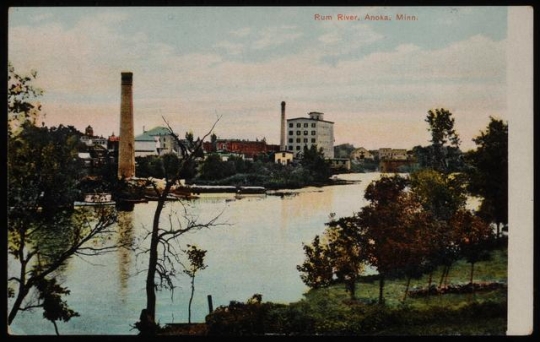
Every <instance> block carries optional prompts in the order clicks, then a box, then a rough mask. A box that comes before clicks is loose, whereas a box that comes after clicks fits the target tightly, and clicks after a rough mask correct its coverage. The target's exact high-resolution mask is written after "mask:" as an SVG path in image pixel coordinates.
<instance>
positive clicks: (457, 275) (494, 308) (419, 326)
mask: <svg viewBox="0 0 540 342" xmlns="http://www.w3.org/2000/svg"><path fill="white" fill-rule="evenodd" d="M507 264H508V258H507V250H506V249H504V250H494V251H493V252H492V258H491V260H489V261H483V262H479V263H477V264H476V265H475V275H474V282H475V283H479V282H500V283H506V282H507V274H508V272H507V270H508V268H507ZM440 275H441V270H437V271H436V272H434V274H433V278H432V284H433V285H438V283H439V280H440ZM469 279H470V264H469V263H467V262H466V261H464V260H460V261H459V262H456V263H455V264H454V265H453V266H452V268H451V269H450V274H449V277H448V283H447V284H448V285H450V284H453V285H459V284H461V285H464V284H467V283H469ZM428 281H429V276H428V275H426V276H424V277H422V278H420V279H416V280H411V284H410V289H414V288H415V287H416V288H426V287H427V286H428ZM405 289H406V279H396V280H387V281H386V282H385V287H384V299H385V306H384V310H386V311H383V312H380V313H377V312H375V313H374V314H373V313H369V312H371V311H370V310H375V309H373V308H374V307H377V306H378V305H376V304H375V303H376V302H377V300H378V296H379V282H378V280H375V281H373V282H359V283H358V285H357V289H356V298H357V302H356V303H364V304H363V306H361V307H360V309H358V310H359V311H362V310H363V311H362V312H364V313H363V315H364V316H361V315H358V312H359V311H358V310H357V309H355V308H352V307H351V301H350V300H349V294H348V293H347V292H346V291H345V287H344V285H342V284H336V285H333V286H331V287H329V288H327V289H318V290H310V291H309V292H308V293H306V294H305V300H304V301H303V302H304V305H305V306H306V307H307V308H308V309H306V310H307V311H308V312H312V313H317V314H314V315H317V316H318V319H320V320H321V321H325V320H326V321H327V326H328V329H329V331H332V330H335V329H338V330H339V329H340V327H339V326H337V325H336V322H339V321H340V320H347V319H349V320H350V321H351V322H350V326H353V327H354V325H355V324H360V323H361V322H363V320H366V319H368V318H369V319H372V318H371V317H375V318H376V319H375V323H373V331H372V334H373V335H504V333H505V331H506V304H507V289H506V288H500V289H497V290H492V291H485V292H481V291H480V292H476V293H472V294H471V293H468V294H444V295H433V296H427V297H408V298H407V299H406V300H405V301H403V296H404V293H405ZM347 303H348V304H347ZM366 303H367V305H366ZM366 308H369V309H366ZM355 310H356V311H355ZM365 312H368V313H365ZM355 315H356V316H355ZM354 320H356V322H353V321H354ZM377 320H379V322H380V323H377ZM382 322H386V323H384V324H383V323H382ZM387 322H394V323H395V324H393V323H387ZM350 326H349V327H348V328H347V329H349V330H350V329H351V328H350ZM368 327H369V326H368Z"/></svg>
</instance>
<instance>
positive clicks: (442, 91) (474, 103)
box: [8, 6, 509, 151]
mask: <svg viewBox="0 0 540 342" xmlns="http://www.w3.org/2000/svg"><path fill="white" fill-rule="evenodd" d="M507 12H508V9H507V8H506V7H495V6H493V7H491V6H485V7H472V6H470V7H444V6H442V7H441V6H437V7H427V6H426V7H424V6H422V7H13V8H10V9H9V16H8V59H9V61H10V62H11V63H12V65H13V66H14V67H15V70H16V71H17V72H18V73H21V74H29V73H30V71H31V70H36V71H37V73H38V78H37V80H36V81H35V82H34V83H35V85H37V86H39V87H40V88H42V89H43V91H44V95H43V96H42V97H41V98H40V102H41V103H42V106H43V113H44V114H45V117H44V122H45V124H46V125H47V126H57V125H59V124H63V125H72V126H74V127H76V128H77V129H79V130H80V131H83V132H84V129H85V128H86V127H87V126H88V125H90V126H92V127H93V129H94V134H96V135H102V136H104V137H107V136H109V135H111V134H113V133H114V134H116V135H118V134H119V131H120V129H119V124H120V91H121V83H120V81H121V78H120V77H121V73H122V72H124V71H129V72H132V73H133V106H134V126H135V134H136V135H138V134H140V133H142V132H143V129H151V128H153V127H156V126H165V125H166V122H168V123H169V124H170V125H171V127H172V128H173V130H174V131H175V132H176V133H178V134H180V135H181V136H183V135H184V134H185V133H186V132H188V131H189V132H193V134H194V136H195V137H203V136H204V135H205V134H206V133H208V132H209V131H210V130H211V128H212V125H213V124H214V123H215V124H216V126H215V128H214V130H213V132H214V133H216V135H217V136H218V137H219V138H224V139H228V138H237V139H248V140H256V139H259V140H261V139H263V138H265V139H266V141H267V142H268V143H270V144H279V134H280V116H281V105H280V104H281V101H285V102H286V115H287V118H296V117H307V116H308V113H309V112H312V111H318V112H323V113H324V119H325V120H328V121H332V122H334V136H335V145H338V144H343V143H349V144H352V145H354V146H355V147H365V148H367V149H378V148H383V147H390V148H407V149H411V148H412V147H414V146H417V145H422V146H425V145H428V144H429V140H430V133H429V131H428V125H427V123H426V122H425V118H426V115H427V112H428V111H429V110H430V109H435V108H445V109H448V110H450V112H452V114H453V117H454V119H455V128H456V130H457V133H458V134H459V135H460V137H461V148H462V150H464V151H466V150H469V149H473V148H475V147H476V145H475V144H474V142H473V141H472V139H473V138H474V137H476V136H478V135H479V133H480V132H481V131H483V130H485V129H486V127H487V125H488V124H489V120H490V119H489V118H490V117H494V118H496V119H503V120H508V112H507V101H508V100H507V94H508V90H509V89H508V85H507V64H508V62H507V42H508V39H509V38H508V35H507V33H508V27H507V25H508V24H507ZM340 14H344V15H347V17H348V18H352V19H353V20H339V17H338V16H339V15H340ZM400 14H403V15H406V16H410V17H411V18H413V19H416V20H398V15H400ZM354 16H356V17H354ZM366 16H368V18H376V17H377V16H378V18H379V19H381V18H389V19H390V20H367V18H366ZM322 19H326V20H322Z"/></svg>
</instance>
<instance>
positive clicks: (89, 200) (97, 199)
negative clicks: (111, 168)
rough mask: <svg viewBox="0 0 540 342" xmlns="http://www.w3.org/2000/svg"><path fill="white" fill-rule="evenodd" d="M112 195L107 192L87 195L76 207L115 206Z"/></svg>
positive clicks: (77, 202) (76, 202) (76, 203)
mask: <svg viewBox="0 0 540 342" xmlns="http://www.w3.org/2000/svg"><path fill="white" fill-rule="evenodd" d="M115 204H116V202H115V201H113V200H112V195H111V194H110V193H107V192H101V193H92V194H85V195H84V200H83V201H75V202H74V203H73V205H74V206H77V207H81V206H97V205H115Z"/></svg>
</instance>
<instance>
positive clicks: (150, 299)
mask: <svg viewBox="0 0 540 342" xmlns="http://www.w3.org/2000/svg"><path fill="white" fill-rule="evenodd" d="M164 205H165V200H164V199H161V196H160V199H159V200H158V203H157V207H156V212H155V213H154V220H153V223H152V239H151V241H150V257H149V261H148V274H147V277H146V310H147V314H148V316H149V318H150V319H151V320H152V321H154V322H155V319H156V284H155V276H156V270H157V260H158V244H159V236H158V234H159V218H160V216H161V211H162V210H163V207H164Z"/></svg>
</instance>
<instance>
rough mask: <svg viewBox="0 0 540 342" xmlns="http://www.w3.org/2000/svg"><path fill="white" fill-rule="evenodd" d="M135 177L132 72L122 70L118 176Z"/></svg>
mask: <svg viewBox="0 0 540 342" xmlns="http://www.w3.org/2000/svg"><path fill="white" fill-rule="evenodd" d="M131 177H135V136H134V133H133V73H131V72H122V91H121V98H120V146H119V147H118V178H119V179H121V178H126V179H129V178H131Z"/></svg>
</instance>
